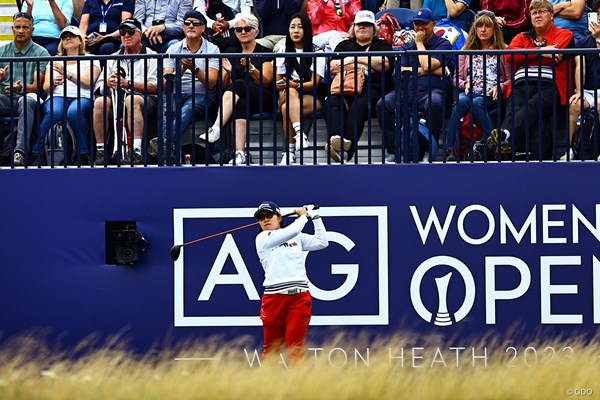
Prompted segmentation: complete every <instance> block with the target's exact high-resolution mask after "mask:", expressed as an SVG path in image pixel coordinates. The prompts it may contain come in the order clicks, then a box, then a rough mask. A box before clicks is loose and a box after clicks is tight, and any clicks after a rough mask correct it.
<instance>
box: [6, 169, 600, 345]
mask: <svg viewBox="0 0 600 400" xmlns="http://www.w3.org/2000/svg"><path fill="white" fill-rule="evenodd" d="M598 168H600V164H598V163H587V162H586V163H579V162H576V163H575V162H573V163H568V164H567V163H561V164H558V163H529V164H509V163H502V164H495V163H494V164H481V165H470V164H458V165H369V166H358V165H357V166H345V167H335V166H333V167H331V166H316V167H313V166H304V167H292V168H286V167H248V168H243V167H237V168H236V167H233V168H227V167H224V168H214V167H198V168H108V169H103V168H102V169H53V170H49V169H41V170H3V171H0V181H1V182H2V184H3V188H4V190H5V193H18V194H19V195H18V196H6V200H5V202H4V208H5V213H4V215H3V221H2V224H1V225H0V331H1V332H2V336H1V337H0V340H2V341H4V340H6V339H7V338H9V337H11V336H13V335H19V334H22V333H24V332H30V331H31V330H39V329H40V328H43V332H50V336H51V338H53V339H56V338H60V340H61V342H62V343H63V344H65V345H72V344H74V343H77V342H78V341H80V340H81V339H83V338H84V337H86V336H87V335H90V334H92V333H99V334H101V335H109V334H113V333H116V332H125V336H126V337H127V338H128V339H130V341H131V344H132V346H133V347H134V348H136V349H140V350H143V349H146V348H148V347H149V346H151V345H152V344H153V343H160V342H162V341H165V340H167V338H168V340H177V339H181V338H189V337H198V338H201V337H206V336H208V335H211V334H215V333H219V334H225V335H226V336H229V337H232V336H236V335H239V334H250V335H252V336H253V337H255V338H256V340H257V342H260V340H261V335H262V329H261V328H260V325H261V324H260V320H259V319H258V311H259V308H260V295H261V293H262V279H263V275H262V272H263V271H262V268H261V266H260V263H259V261H258V258H257V256H256V253H255V249H254V238H255V236H256V234H257V232H258V227H257V226H252V227H249V228H247V229H243V230H239V231H236V232H233V233H231V234H225V235H220V236H217V237H215V238H212V239H209V240H206V241H202V242H199V243H196V244H193V245H190V246H186V247H185V248H184V249H183V250H182V254H181V257H180V258H179V259H178V261H177V262H173V261H172V260H171V258H170V257H169V249H170V248H171V246H173V245H174V244H180V243H183V242H187V241H190V240H194V239H197V238H201V237H204V236H208V235H212V234H215V233H218V232H223V231H226V230H229V229H231V228H235V227H239V226H243V225H247V224H251V223H252V222H254V221H253V219H252V214H253V211H254V208H255V207H256V206H257V205H258V204H260V203H261V202H262V201H263V200H267V199H268V200H273V201H275V202H277V203H278V204H279V205H280V206H281V207H282V208H283V211H284V212H289V211H291V210H292V209H293V208H294V207H298V206H301V205H303V204H319V205H321V207H322V208H321V215H322V216H323V219H324V222H325V225H326V227H327V230H328V235H329V240H330V246H329V247H328V248H327V249H325V250H322V251H319V252H314V253H309V254H307V255H306V265H307V271H308V276H309V279H310V281H311V282H310V284H311V293H312V295H313V297H314V302H313V319H312V321H311V324H312V325H313V328H312V329H311V331H310V332H311V335H318V334H319V333H320V332H324V331H323V330H327V329H329V327H341V328H342V329H345V330H350V331H354V332H356V331H368V332H374V333H376V334H391V333H394V332H397V331H398V330H401V329H411V330H416V331H419V332H422V333H432V332H433V333H436V334H441V335H445V337H453V336H455V335H456V334H461V335H462V336H475V335H479V334H481V333H484V332H489V331H493V332H498V333H502V332H506V331H507V330H509V329H510V328H511V327H513V326H515V325H516V324H519V325H520V326H521V327H522V330H523V332H524V333H526V334H531V335H535V334H537V333H541V334H572V333H574V332H587V333H595V332H596V331H597V330H598V327H599V326H600V261H599V259H600V247H599V242H600V188H598V187H597V185H596V186H595V185H593V184H591V182H594V178H595V176H596V174H597V173H598ZM124 220H132V221H136V222H137V228H138V230H139V231H140V232H142V233H143V234H144V236H145V237H146V238H147V240H148V241H149V243H150V247H149V249H148V250H147V251H146V252H144V253H143V254H142V255H141V260H140V262H138V263H137V264H136V265H133V266H115V265H106V264H105V263H104V251H105V243H104V226H105V222H106V221H124ZM311 229H312V227H311V225H310V223H309V224H307V227H306V231H308V232H310V231H311Z"/></svg>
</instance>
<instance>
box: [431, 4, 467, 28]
mask: <svg viewBox="0 0 600 400" xmlns="http://www.w3.org/2000/svg"><path fill="white" fill-rule="evenodd" d="M470 5H471V0H425V1H423V8H429V9H430V10H431V12H432V13H433V18H434V19H435V20H436V21H439V20H441V19H442V18H448V19H449V20H450V22H452V23H454V24H456V26H458V27H459V28H460V29H462V30H463V31H465V32H469V28H470V27H471V22H472V21H473V13H472V11H471V10H470V9H469V7H470Z"/></svg>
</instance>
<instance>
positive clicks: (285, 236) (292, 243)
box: [256, 216, 329, 287]
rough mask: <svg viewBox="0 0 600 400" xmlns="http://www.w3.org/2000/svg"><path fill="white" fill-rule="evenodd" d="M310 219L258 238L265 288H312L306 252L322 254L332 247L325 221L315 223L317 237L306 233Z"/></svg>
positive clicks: (303, 217)
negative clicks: (288, 286) (294, 285)
mask: <svg viewBox="0 0 600 400" xmlns="http://www.w3.org/2000/svg"><path fill="white" fill-rule="evenodd" d="M307 221H308V218H307V217H306V216H300V217H298V218H297V219H296V220H295V221H294V222H293V223H292V224H290V225H289V226H287V227H285V228H282V229H276V230H271V231H262V232H261V233H259V234H258V236H256V252H257V254H258V258H259V259H260V262H261V264H262V266H263V268H264V270H265V280H264V282H263V286H265V287H269V286H273V285H281V284H286V283H302V284H304V285H307V284H308V278H307V276H306V267H305V266H304V254H303V251H313V250H321V249H324V248H325V247H327V245H328V244H329V242H328V240H327V237H326V235H327V231H326V230H325V225H324V224H323V220H322V219H320V218H319V219H315V220H313V225H314V227H315V234H314V235H309V234H307V233H302V229H303V228H304V225H306V222H307Z"/></svg>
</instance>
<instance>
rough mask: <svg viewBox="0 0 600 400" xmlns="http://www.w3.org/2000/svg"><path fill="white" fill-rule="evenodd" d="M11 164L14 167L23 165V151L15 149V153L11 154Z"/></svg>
mask: <svg viewBox="0 0 600 400" xmlns="http://www.w3.org/2000/svg"><path fill="white" fill-rule="evenodd" d="M13 164H14V166H15V167H24V166H25V157H24V156H23V153H21V152H20V151H15V155H14V156H13Z"/></svg>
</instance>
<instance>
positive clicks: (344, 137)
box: [325, 11, 393, 162]
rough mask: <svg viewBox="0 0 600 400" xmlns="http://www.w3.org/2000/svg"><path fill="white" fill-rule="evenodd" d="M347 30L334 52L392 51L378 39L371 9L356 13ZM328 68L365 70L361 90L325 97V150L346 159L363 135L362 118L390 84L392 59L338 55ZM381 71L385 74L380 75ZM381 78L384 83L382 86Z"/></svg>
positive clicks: (337, 72)
mask: <svg viewBox="0 0 600 400" xmlns="http://www.w3.org/2000/svg"><path fill="white" fill-rule="evenodd" d="M350 33H351V39H350V40H344V41H343V42H341V43H340V44H339V45H338V46H337V47H336V48H335V51H336V52H349V51H350V52H360V51H364V52H368V51H390V52H391V51H392V45H391V44H389V43H388V42H386V41H385V40H383V39H379V37H378V36H379V32H378V29H377V26H376V25H375V15H374V14H373V13H372V12H371V11H359V12H357V13H356V18H355V19H354V23H353V24H352V28H350ZM330 68H331V73H332V74H333V75H336V74H340V73H342V72H343V71H349V70H354V69H355V68H356V69H364V70H365V71H366V73H367V74H368V77H367V79H366V81H365V87H364V88H363V91H362V92H361V93H360V94H358V95H356V96H355V95H354V94H352V95H350V96H344V95H331V96H329V97H328V98H327V111H328V113H329V115H328V117H327V118H326V121H327V122H328V124H329V131H330V132H331V135H332V136H331V137H330V138H329V143H327V144H326V145H325V151H326V152H328V153H329V155H330V156H331V159H332V160H333V161H335V162H342V160H344V161H349V160H351V159H352V157H353V156H354V153H355V152H356V145H357V143H358V141H359V139H360V137H361V135H362V132H363V128H364V125H365V122H366V121H367V120H368V119H369V118H370V117H371V115H370V109H374V108H375V105H376V103H377V101H378V100H379V99H380V98H381V96H382V94H383V93H386V92H388V91H389V90H391V88H392V87H393V80H392V74H391V71H392V69H393V60H392V59H391V58H388V57H380V56H377V57H370V56H368V55H365V56H362V57H355V56H348V57H338V58H335V59H333V60H332V61H331V63H330ZM382 74H383V75H385V76H384V77H382ZM382 80H383V84H384V85H385V86H383V87H382ZM367 85H368V87H367ZM369 101H370V102H371V107H369ZM342 152H343V155H342Z"/></svg>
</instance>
